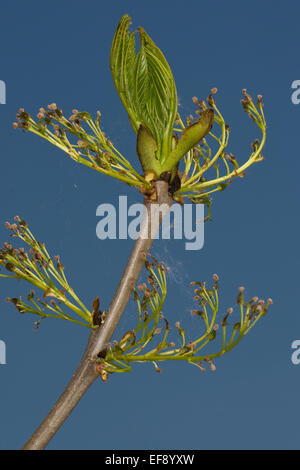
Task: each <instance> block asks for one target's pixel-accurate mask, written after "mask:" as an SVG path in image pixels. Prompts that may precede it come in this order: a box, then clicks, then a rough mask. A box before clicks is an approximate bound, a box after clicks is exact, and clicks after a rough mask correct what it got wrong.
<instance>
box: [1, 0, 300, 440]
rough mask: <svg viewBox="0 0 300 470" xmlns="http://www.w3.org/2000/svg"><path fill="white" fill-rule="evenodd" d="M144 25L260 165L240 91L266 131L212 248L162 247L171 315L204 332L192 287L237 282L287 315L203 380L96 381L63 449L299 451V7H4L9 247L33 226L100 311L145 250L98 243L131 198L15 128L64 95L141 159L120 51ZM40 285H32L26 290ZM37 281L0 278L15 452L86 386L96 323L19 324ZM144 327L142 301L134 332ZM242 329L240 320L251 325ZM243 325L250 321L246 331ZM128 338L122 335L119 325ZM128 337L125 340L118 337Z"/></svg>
mask: <svg viewBox="0 0 300 470" xmlns="http://www.w3.org/2000/svg"><path fill="white" fill-rule="evenodd" d="M124 13H128V14H130V15H131V16H132V17H133V27H134V28H136V27H137V26H138V25H142V26H143V27H144V28H145V29H146V31H147V32H148V33H149V34H150V36H151V37H152V38H153V39H154V41H155V42H156V43H157V44H158V45H159V46H160V48H161V49H162V50H163V52H164V53H165V55H166V57H167V59H168V61H169V63H170V65H171V67H172V70H173V72H174V76H175V80H176V84H177V89H178V94H179V98H180V103H181V113H182V114H183V115H184V114H190V113H191V112H192V111H193V109H194V107H193V103H192V101H191V98H192V96H195V95H196V96H198V97H199V98H205V97H206V96H207V95H208V93H209V90H210V89H211V88H212V87H214V86H216V87H218V89H219V92H218V95H217V99H218V104H219V107H220V108H221V110H222V111H223V114H224V116H225V118H226V120H227V122H228V123H229V124H230V126H231V144H230V151H232V152H233V153H235V155H236V156H237V158H238V160H239V161H243V160H246V159H247V156H248V153H249V150H250V142H251V141H252V140H253V139H254V138H255V137H256V136H258V131H257V130H256V129H255V126H254V125H253V123H252V122H251V121H250V120H249V119H248V117H247V115H246V114H245V113H244V111H243V110H242V107H241V105H240V102H239V100H240V98H241V89H242V88H244V87H246V88H247V89H248V90H249V92H250V93H251V94H253V95H256V94H257V93H262V94H263V96H264V102H265V113H266V117H267V121H268V142H267V146H266V148H265V151H264V155H265V161H264V162H263V163H259V164H257V165H256V166H255V167H253V168H251V169H250V170H249V171H248V172H247V176H246V178H244V179H239V180H238V181H234V183H233V184H232V185H231V186H230V187H229V188H227V189H226V191H225V192H223V193H219V194H217V195H216V196H215V198H214V203H213V216H212V221H211V222H209V223H207V225H206V228H205V246H204V248H203V249H202V250H201V251H198V252H192V251H185V249H184V242H182V241H176V242H175V241H170V242H168V241H160V242H156V243H155V245H154V249H153V251H154V253H155V254H156V255H157V256H159V257H160V258H161V259H162V260H164V261H165V262H166V263H167V264H168V266H169V267H170V270H169V272H170V276H169V296H168V302H167V304H166V308H165V314H166V315H167V316H168V318H169V320H170V322H171V323H175V321H177V320H180V321H181V323H182V324H185V322H186V324H187V325H188V329H189V331H190V333H194V334H195V335H196V334H197V328H198V323H197V321H196V320H192V321H191V320H190V314H189V311H190V309H191V308H192V306H193V302H192V291H191V289H190V288H189V287H188V285H189V281H190V280H197V279H199V280H205V279H207V280H209V279H210V278H211V276H212V274H213V273H215V272H216V273H218V274H219V276H220V279H221V282H220V283H221V291H220V295H221V302H222V308H221V312H224V311H225V310H226V309H227V308H228V307H230V306H231V305H232V304H234V302H235V299H236V294H237V288H238V287H239V286H240V285H245V286H246V288H247V294H248V296H249V297H252V296H254V295H258V296H259V297H263V298H268V297H272V298H273V300H274V306H273V307H272V309H271V310H270V314H269V315H268V316H266V317H265V318H264V319H263V320H262V321H261V322H260V323H259V324H258V325H257V327H255V328H254V329H253V330H252V331H251V333H250V334H249V335H248V336H247V337H246V338H244V340H243V341H242V342H241V343H240V345H239V346H238V347H237V348H236V349H235V350H233V351H232V352H231V353H229V354H228V355H226V356H224V357H223V358H221V359H219V360H217V361H216V366H217V370H216V371H215V372H211V371H207V372H205V373H201V371H200V370H198V369H197V368H196V367H192V366H188V365H186V364H175V363H174V364H168V363H166V364H162V367H161V368H162V374H157V373H156V372H155V371H154V369H153V367H152V366H150V365H149V366H148V365H138V366H135V367H134V369H133V371H132V372H131V373H130V374H119V375H116V374H115V375H114V376H112V377H111V378H110V380H109V381H108V382H107V383H106V384H103V383H102V382H101V381H100V380H99V382H96V383H95V384H94V385H93V386H92V388H91V389H90V390H89V392H88V393H87V394H86V396H85V397H84V398H83V399H82V401H81V403H80V404H79V406H78V407H77V408H76V410H75V411H74V412H73V414H72V416H71V417H70V418H69V419H68V421H67V422H66V423H65V425H64V426H63V428H62V429H61V430H60V431H59V432H58V433H57V435H56V436H55V438H54V439H53V441H52V442H51V444H50V445H49V447H48V448H49V449H163V448H165V449H179V448H181V449H228V448H233V449H253V448H256V449H263V448H269V449H275V448H282V449H290V448H299V442H300V430H299V383H300V365H299V366H295V365H293V364H292V363H291V353H292V350H291V343H292V341H293V340H295V339H300V312H299V227H300V225H299V215H298V214H299V210H298V205H299V170H300V165H299V129H300V105H299V106H296V105H293V104H292V103H291V99H290V96H291V91H292V90H291V83H292V81H293V80H296V79H300V69H299V54H298V43H299V14H300V6H299V2H296V1H287V2H271V1H267V0H265V1H263V2H262V1H256V0H253V1H252V2H249V3H248V2H247V3H246V2H238V1H232V0H228V1H226V2H223V1H214V2H203V1H189V2H179V1H177V0H173V1H169V0H168V1H163V2H162V1H157V0H152V1H151V2H138V1H126V0H125V1H122V2H121V1H111V2H101V1H91V0H86V1H85V2H79V1H77V0H73V1H72V2H71V1H65V2H58V1H56V0H53V1H52V2H50V3H47V2H42V3H41V2H35V1H28V2H21V1H15V2H11V3H10V4H8V3H7V2H5V3H3V4H2V5H1V31H0V40H1V60H0V79H1V80H5V82H6V85H7V104H6V105H0V136H1V150H0V152H1V170H0V171H1V185H0V201H1V205H0V221H1V224H0V240H1V244H2V242H5V241H6V240H7V231H6V229H5V228H4V222H5V221H6V220H11V219H12V217H13V216H14V215H16V214H19V215H20V216H22V217H24V218H25V220H27V221H28V222H29V224H30V227H31V229H32V231H33V232H34V233H35V234H36V236H37V238H38V239H39V240H41V241H45V242H46V243H47V246H48V248H49V250H50V252H51V253H52V254H53V255H55V254H57V253H59V254H60V255H61V257H62V259H63V262H64V264H65V266H66V272H67V274H68V275H69V278H70V282H71V284H72V286H73V287H74V288H75V289H76V290H77V291H78V292H79V293H80V295H81V297H82V298H83V300H84V301H85V302H86V303H87V304H88V305H90V304H91V301H92V299H93V298H94V297H95V296H96V295H100V298H101V305H102V307H103V308H107V306H108V305H109V301H110V299H111V297H112V295H113V293H114V290H115V288H116V286H117V283H118V279H119V277H120V275H121V273H122V269H123V267H124V264H125V262H126V259H127V256H128V254H129V252H130V249H131V247H132V245H133V242H132V241H131V240H127V241H126V240H121V241H102V242H101V241H100V240H98V239H97V238H96V234H95V227H96V223H97V219H96V215H95V212H96V207H97V206H98V205H99V204H100V203H102V202H111V203H116V202H117V200H118V195H119V194H122V195H125V194H127V195H128V197H129V201H130V202H135V201H139V202H140V201H141V196H140V195H139V194H137V193H136V192H135V191H134V190H133V189H130V188H128V187H127V186H125V185H123V184H121V183H117V182H115V181H114V180H111V179H109V178H106V177H105V176H102V175H100V174H98V173H96V172H93V171H91V170H89V169H87V168H85V167H81V166H79V165H77V164H76V163H75V162H73V161H71V160H70V159H68V158H67V156H66V155H65V154H63V153H62V152H60V151H59V150H58V149H55V148H52V147H51V145H50V144H47V143H45V142H42V141H41V140H40V139H39V138H37V137H35V136H33V135H32V134H23V133H22V132H20V131H14V130H13V129H12V125H11V123H12V122H13V121H14V120H15V113H16V111H17V109H18V108H19V107H20V106H22V107H24V108H25V109H26V110H28V111H29V112H31V113H32V114H35V113H36V112H37V110H38V108H39V107H40V106H46V105H47V104H48V103H51V102H53V101H54V102H56V103H58V104H59V106H61V107H63V109H64V110H65V111H66V114H67V115H68V114H69V113H70V111H71V110H72V109H73V108H77V109H81V110H88V111H90V112H92V113H93V112H95V111H96V110H97V109H100V110H101V112H102V115H103V126H104V130H105V132H106V133H107V134H108V135H109V136H110V138H111V139H112V140H113V142H114V143H115V144H116V146H118V147H119V148H120V150H121V151H122V152H123V153H124V154H125V155H128V157H129V159H130V160H131V161H132V162H136V163H137V159H136V156H135V136H134V133H133V132H132V130H131V127H130V125H129V123H128V119H127V116H126V113H125V111H124V109H123V108H122V106H121V103H120V100H119V97H118V95H117V93H116V91H115V89H114V86H113V82H112V79H111V76H110V70H109V51H110V45H111V41H112V37H113V33H114V31H115V27H116V25H117V23H118V21H119V19H120V17H121V16H122V15H123V14H124ZM25 288H26V289H25ZM26 291H27V286H23V285H20V284H17V283H16V282H14V281H13V280H5V279H2V280H1V282H0V310H1V315H0V339H2V340H4V341H5V342H6V345H7V364H6V365H0V448H1V449H16V448H20V447H21V445H22V444H23V443H24V441H25V440H27V438H28V437H29V435H30V434H31V433H32V432H33V430H34V429H35V427H36V426H37V425H38V424H39V423H40V421H41V420H42V418H43V417H44V416H45V414H46V412H47V411H48V409H49V408H50V406H52V404H53V403H54V401H55V399H56V398H57V397H58V395H59V394H60V393H61V391H62V390H63V388H64V386H65V385H66V383H67V382H68V380H69V378H70V377H71V375H72V373H73V371H74V370H75V367H76V365H77V363H78V361H79V358H80V356H81V353H82V351H83V349H84V347H85V344H86V340H87V337H88V331H87V330H85V329H84V328H81V327H79V326H76V325H74V326H73V325H71V324H69V323H67V322H63V321H59V320H56V321H55V320H53V321H51V320H49V321H47V320H45V321H43V322H42V324H41V327H40V329H39V330H38V331H35V330H34V329H33V322H34V321H35V320H36V318H33V317H32V316H30V315H28V316H20V315H19V314H18V312H17V311H16V310H15V309H14V308H13V306H12V305H11V304H7V303H6V302H5V298H6V297H7V296H18V295H19V294H20V293H22V292H23V293H25V292H26ZM133 318H134V304H133V302H131V304H130V306H129V308H128V309H127V311H126V313H125V315H124V318H123V320H122V324H121V326H120V330H122V331H124V330H125V331H126V330H127V329H128V328H129V327H130V325H132V321H133ZM237 320H238V319H237ZM237 320H236V321H237ZM120 330H119V331H120ZM117 336H118V335H117Z"/></svg>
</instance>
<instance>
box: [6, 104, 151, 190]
mask: <svg viewBox="0 0 300 470" xmlns="http://www.w3.org/2000/svg"><path fill="white" fill-rule="evenodd" d="M16 117H17V122H14V123H13V127H14V128H15V129H18V128H20V129H23V130H24V131H29V132H33V133H34V134H37V135H38V136H40V137H42V138H43V139H46V140H48V142H50V143H51V144H53V145H55V146H56V147H58V148H60V149H61V150H63V151H64V152H66V153H67V154H68V155H69V157H70V158H72V159H73V160H75V161H76V162H79V163H82V164H83V165H85V166H87V167H89V168H92V169H94V170H96V171H98V172H100V173H103V174H105V175H109V176H112V177H113V178H116V179H118V180H121V181H123V182H125V183H127V184H129V185H130V186H135V187H137V188H141V187H143V188H144V187H145V188H147V187H150V185H149V183H148V182H147V181H146V180H145V179H144V178H143V177H142V176H140V175H139V174H138V173H137V172H136V171H135V170H134V168H133V167H132V165H131V164H130V163H129V161H128V160H126V158H124V157H123V155H122V154H121V153H120V152H119V151H118V150H117V149H116V148H115V147H114V145H113V143H112V142H111V140H110V139H109V138H107V137H106V136H105V134H104V132H103V131H102V130H101V128H100V117H101V113H100V111H98V112H97V116H96V118H95V119H92V117H91V116H90V114H89V113H87V112H85V111H81V112H79V111H78V110H77V109H73V111H72V115H71V116H70V117H69V118H66V117H65V116H64V114H63V111H62V109H60V108H58V106H57V105H56V103H52V104H49V105H48V106H47V109H44V108H40V110H39V112H38V114H37V121H35V120H34V119H33V118H32V117H31V115H30V114H29V113H27V112H25V111H24V109H23V108H21V109H19V112H18V113H17V115H16ZM86 128H88V129H89V130H90V131H92V133H88V132H87V130H86Z"/></svg>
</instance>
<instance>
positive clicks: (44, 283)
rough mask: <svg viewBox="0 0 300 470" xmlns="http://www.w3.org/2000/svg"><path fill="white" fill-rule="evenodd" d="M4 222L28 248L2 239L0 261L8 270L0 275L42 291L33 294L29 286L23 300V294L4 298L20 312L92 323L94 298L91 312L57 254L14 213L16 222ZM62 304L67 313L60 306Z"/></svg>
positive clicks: (12, 233)
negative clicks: (49, 251)
mask: <svg viewBox="0 0 300 470" xmlns="http://www.w3.org/2000/svg"><path fill="white" fill-rule="evenodd" d="M5 225H6V227H7V228H8V229H10V231H11V237H17V238H19V239H20V240H22V241H23V242H24V243H25V244H26V245H27V247H28V248H27V249H28V251H26V250H25V249H24V248H23V247H21V248H14V247H13V246H12V244H11V243H9V242H5V243H4V246H3V248H1V249H0V265H2V266H3V267H5V268H6V270H7V271H8V273H9V274H0V277H8V278H15V279H23V280H25V281H27V282H29V283H30V284H32V285H33V286H34V287H35V288H37V289H39V291H40V292H41V294H38V295H36V293H35V291H34V290H31V291H30V293H29V294H28V296H27V299H26V300H24V299H22V297H18V298H17V297H14V298H7V299H6V300H7V301H8V302H12V303H13V304H14V305H15V307H16V309H17V310H18V311H19V312H20V313H27V312H28V313H33V314H35V315H39V316H40V317H41V318H46V317H53V318H61V319H64V320H68V321H72V322H74V323H77V324H80V325H84V326H87V327H90V328H93V327H95V326H96V322H95V321H93V318H94V316H93V313H95V308H94V304H95V301H94V303H93V312H90V311H89V310H88V309H87V308H86V307H85V305H84V304H83V303H82V302H81V300H80V299H79V298H78V297H77V295H76V294H75V292H74V291H73V289H72V288H71V287H70V285H69V283H68V281H67V279H66V276H65V272H64V266H63V264H62V262H61V260H60V257H59V256H54V259H53V260H52V259H51V257H50V255H49V253H48V251H47V249H46V247H45V244H44V243H41V242H38V241H37V240H36V239H35V238H34V236H33V234H32V233H31V231H30V230H29V228H28V225H27V223H26V222H25V221H24V220H22V219H20V217H18V216H16V217H15V223H13V224H10V223H9V222H6V224H5ZM63 305H64V306H65V307H67V308H68V309H69V311H70V313H66V312H65V311H64V310H63V308H62V306H63ZM74 314H75V315H74ZM78 317H79V318H80V320H79V319H78Z"/></svg>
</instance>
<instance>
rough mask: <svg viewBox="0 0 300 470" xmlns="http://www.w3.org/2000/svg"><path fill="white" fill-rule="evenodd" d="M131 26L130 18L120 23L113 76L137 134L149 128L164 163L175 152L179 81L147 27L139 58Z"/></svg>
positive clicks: (113, 54)
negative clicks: (173, 145) (141, 128)
mask: <svg viewBox="0 0 300 470" xmlns="http://www.w3.org/2000/svg"><path fill="white" fill-rule="evenodd" d="M130 24H131V19H130V17H129V16H128V15H124V16H123V17H122V18H121V20H120V22H119V24H118V27H117V30H116V33H115V36H114V39H113V43H112V47H111V56H110V66H111V71H112V76H113V80H114V83H115V86H116V89H117V91H118V93H119V95H120V98H121V100H122V103H123V105H124V106H125V108H126V110H127V113H128V115H129V119H130V122H131V124H132V127H133V129H134V131H135V132H136V133H137V132H138V130H139V128H140V125H141V124H142V125H143V126H144V127H145V128H147V129H148V131H149V132H150V134H151V135H152V136H153V138H154V140H155V141H156V144H157V151H156V159H157V160H158V161H159V162H160V163H163V162H164V161H165V160H166V158H167V156H168V154H169V153H170V151H171V146H172V130H173V125H174V122H175V118H176V114H177V91H176V86H175V81H174V78H173V74H172V72H171V69H170V67H169V64H168V62H167V61H166V59H165V57H164V55H163V54H162V52H161V51H160V49H159V48H158V47H157V46H156V45H155V43H154V42H153V41H152V39H151V38H150V37H149V36H148V34H147V33H146V32H145V30H144V29H143V28H139V35H140V44H141V46H140V50H139V52H138V54H137V55H136V52H135V38H134V33H131V34H130V33H129V30H128V29H129V25H130Z"/></svg>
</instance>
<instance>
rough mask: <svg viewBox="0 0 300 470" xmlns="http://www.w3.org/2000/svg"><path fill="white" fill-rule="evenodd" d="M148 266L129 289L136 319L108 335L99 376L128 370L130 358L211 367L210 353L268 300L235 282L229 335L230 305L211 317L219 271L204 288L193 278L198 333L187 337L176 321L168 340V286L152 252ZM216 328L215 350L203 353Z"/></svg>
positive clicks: (242, 330)
mask: <svg viewBox="0 0 300 470" xmlns="http://www.w3.org/2000/svg"><path fill="white" fill-rule="evenodd" d="M145 267H146V270H147V271H148V276H147V282H146V283H143V284H140V285H139V286H138V288H137V289H136V290H135V291H134V298H135V301H136V304H137V311H138V324H137V326H136V327H135V328H134V329H132V330H130V331H127V332H126V333H125V334H124V335H123V336H122V338H121V339H120V340H119V341H113V343H112V344H109V345H108V347H107V348H106V349H105V350H104V351H102V352H101V353H100V354H99V356H98V360H97V362H96V370H97V371H98V373H99V374H100V377H101V378H102V380H103V381H106V380H107V379H108V376H109V374H112V373H114V372H128V371H130V370H131V364H132V363H135V362H149V363H152V364H153V365H154V367H155V369H156V371H157V372H161V370H160V368H159V366H158V363H159V362H163V361H170V360H177V361H186V362H188V363H189V364H194V365H196V366H198V367H199V368H200V369H201V370H202V371H204V370H205V365H204V363H207V364H208V365H209V366H210V368H211V369H212V370H214V369H215V365H214V363H213V359H215V358H217V357H220V356H222V355H223V354H225V353H227V352H228V351H230V350H231V349H232V348H234V347H235V346H236V345H237V344H238V343H239V342H240V340H241V339H242V338H243V336H245V335H246V334H247V333H248V332H249V331H250V330H251V328H253V326H254V325H255V324H256V323H257V322H258V320H259V319H260V318H261V317H262V316H264V315H265V314H266V313H267V311H268V308H269V306H270V305H271V304H272V300H271V299H268V300H267V301H266V302H265V301H264V300H260V299H259V298H258V297H254V298H252V299H251V300H249V301H248V302H246V300H245V297H244V288H243V287H240V288H239V293H238V297H237V305H238V308H239V310H240V319H239V321H238V322H235V323H234V324H233V326H232V331H231V333H230V334H229V335H228V328H229V317H231V316H232V313H233V308H232V307H231V308H229V309H228V310H227V311H226V313H225V315H224V316H223V318H222V320H221V322H220V325H219V324H218V323H216V318H217V313H218V311H219V298H218V290H219V277H218V276H217V275H216V274H214V276H213V284H212V286H211V287H210V288H209V287H207V285H206V283H205V282H203V283H202V282H192V283H191V286H192V287H193V288H194V301H195V302H196V303H197V304H198V305H197V308H196V309H194V310H192V312H191V313H192V315H195V316H197V317H198V318H199V320H200V324H199V330H200V332H201V334H200V336H199V337H197V338H193V339H191V340H189V341H187V340H186V332H185V330H184V328H182V327H181V325H180V323H179V322H178V321H177V322H176V323H175V327H176V330H177V332H178V336H179V338H180V341H179V344H176V343H175V342H173V341H168V335H169V332H170V330H171V327H170V323H169V321H168V320H167V318H166V317H165V316H164V315H163V314H162V308H163V304H164V301H165V296H166V291H167V286H166V273H165V268H164V266H163V264H162V263H158V261H157V260H156V259H155V258H153V257H151V262H150V261H146V262H145ZM218 331H221V345H220V348H219V350H218V351H217V352H215V353H212V354H208V353H207V354H205V352H204V351H203V349H204V348H205V346H206V345H207V344H208V343H210V342H211V341H213V340H215V339H216V337H217V335H218Z"/></svg>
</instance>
